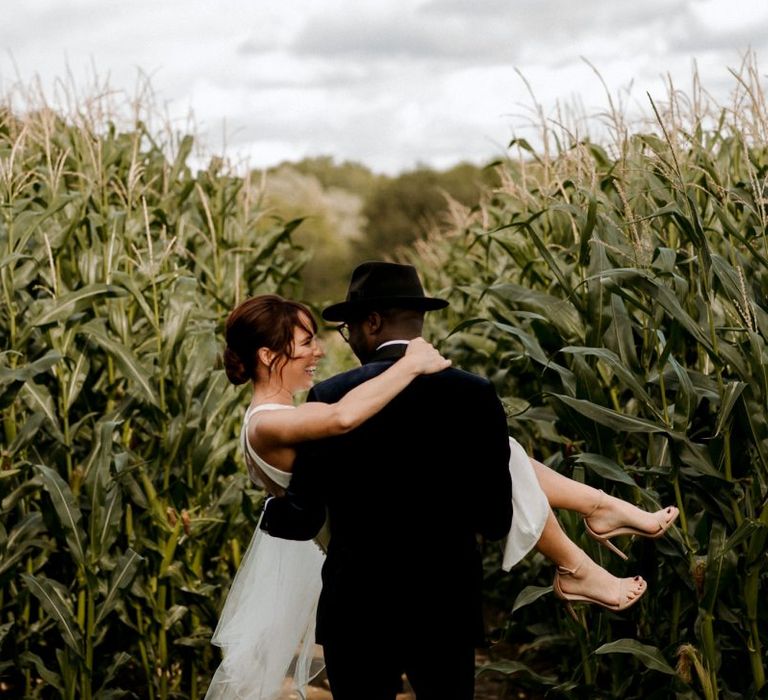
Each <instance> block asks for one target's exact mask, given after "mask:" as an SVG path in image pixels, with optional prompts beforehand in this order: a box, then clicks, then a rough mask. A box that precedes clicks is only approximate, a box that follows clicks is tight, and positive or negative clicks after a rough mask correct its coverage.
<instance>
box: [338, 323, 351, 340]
mask: <svg viewBox="0 0 768 700" xmlns="http://www.w3.org/2000/svg"><path fill="white" fill-rule="evenodd" d="M336 330H337V331H338V332H339V335H340V336H341V337H342V338H344V342H345V343H349V324H348V323H347V322H346V321H344V323H340V324H339V325H338V326H336Z"/></svg>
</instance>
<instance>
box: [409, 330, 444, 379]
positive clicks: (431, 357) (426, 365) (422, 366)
mask: <svg viewBox="0 0 768 700" xmlns="http://www.w3.org/2000/svg"><path fill="white" fill-rule="evenodd" d="M404 360H405V361H406V362H408V363H410V365H411V367H412V368H413V369H414V371H415V372H416V374H434V373H435V372H442V371H443V370H444V369H447V368H448V367H450V366H451V361H450V360H447V359H446V358H444V357H443V356H442V355H441V354H440V353H439V352H438V351H437V349H436V348H435V347H434V346H433V345H432V344H430V343H428V342H427V341H426V340H424V338H414V339H413V340H411V342H410V343H408V349H407V350H406V351H405V358H404Z"/></svg>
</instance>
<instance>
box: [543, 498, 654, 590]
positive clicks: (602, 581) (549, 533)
mask: <svg viewBox="0 0 768 700" xmlns="http://www.w3.org/2000/svg"><path fill="white" fill-rule="evenodd" d="M536 549H537V550H538V551H539V552H541V553H542V554H543V555H544V556H545V557H547V559H550V560H551V561H552V562H554V563H555V564H556V565H557V566H559V567H562V568H563V569H567V570H570V571H573V572H574V573H573V574H572V575H569V576H567V577H562V578H561V580H560V586H561V588H562V590H563V592H564V593H570V594H572V595H574V594H575V595H584V596H588V597H590V598H593V599H595V600H597V601H600V602H603V603H606V604H607V605H623V604H625V603H627V602H629V601H631V600H633V599H635V598H637V597H638V596H640V595H642V593H643V592H644V591H645V588H646V585H645V581H643V579H642V578H640V577H634V578H624V579H620V578H617V577H616V576H613V575H612V574H609V573H608V572H607V571H606V570H605V569H603V567H601V566H599V565H598V564H596V563H595V562H594V561H592V559H590V557H589V555H588V554H587V553H586V552H585V551H584V550H583V549H581V548H580V547H578V546H577V545H576V543H574V542H572V541H571V540H570V539H568V536H567V535H566V534H565V532H563V530H562V528H561V527H560V523H559V522H558V521H557V518H556V517H555V514H554V513H553V512H552V511H551V510H550V511H549V517H548V518H547V524H546V525H545V526H544V530H543V531H542V533H541V537H540V538H539V541H538V542H537V543H536Z"/></svg>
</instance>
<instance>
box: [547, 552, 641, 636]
mask: <svg viewBox="0 0 768 700" xmlns="http://www.w3.org/2000/svg"><path fill="white" fill-rule="evenodd" d="M586 558H587V557H586V555H585V556H584V559H582V561H581V563H580V564H579V565H578V566H577V567H576V568H575V569H569V568H567V567H565V566H558V567H557V571H556V572H555V579H554V581H553V582H552V590H553V591H554V593H555V595H556V596H557V597H558V598H559V599H560V600H562V601H563V603H564V604H565V609H566V610H567V611H568V613H569V614H570V616H571V617H572V618H573V619H574V620H575V621H576V622H579V618H578V617H576V612H575V611H574V609H573V605H572V603H591V604H594V605H599V606H600V607H603V608H605V609H606V610H613V611H614V612H621V611H622V610H626V609H627V608H629V607H631V606H632V605H634V604H635V603H636V602H637V601H638V600H640V598H642V596H643V594H644V593H645V592H646V591H647V590H648V586H647V585H646V583H645V581H643V586H642V590H641V591H640V592H639V593H638V594H637V595H636V596H635V597H634V598H631V599H627V594H626V585H625V582H626V579H618V584H619V600H621V601H623V602H620V603H605V602H603V601H602V600H598V599H597V598H593V597H592V596H589V595H585V594H582V593H566V592H565V591H564V590H563V588H562V586H561V584H560V579H561V578H562V577H563V576H575V575H576V573H577V572H578V570H579V569H580V568H581V567H582V565H583V564H584V561H585V560H586ZM633 580H634V581H639V580H640V576H635V577H634V579H633Z"/></svg>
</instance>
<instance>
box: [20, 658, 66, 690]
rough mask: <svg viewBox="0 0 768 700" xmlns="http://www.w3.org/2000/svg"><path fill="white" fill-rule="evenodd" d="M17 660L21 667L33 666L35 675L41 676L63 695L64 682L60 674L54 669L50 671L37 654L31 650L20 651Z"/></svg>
mask: <svg viewBox="0 0 768 700" xmlns="http://www.w3.org/2000/svg"><path fill="white" fill-rule="evenodd" d="M19 661H20V662H21V665H22V668H24V667H29V666H33V667H34V669H35V671H37V675H38V676H39V677H40V678H42V679H43V680H44V681H45V682H46V683H47V684H48V685H50V686H51V688H54V689H55V690H58V691H59V693H61V695H62V696H63V695H64V682H63V680H62V678H61V676H60V675H59V674H58V673H56V672H55V671H51V670H50V669H49V668H48V667H47V666H46V665H45V661H43V660H42V659H41V658H40V657H39V656H38V655H37V654H33V653H32V652H31V651H25V652H22V653H21V654H20V655H19Z"/></svg>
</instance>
